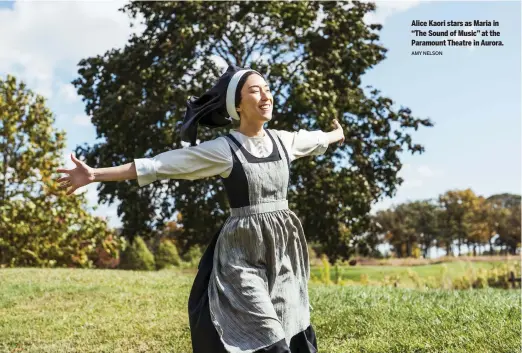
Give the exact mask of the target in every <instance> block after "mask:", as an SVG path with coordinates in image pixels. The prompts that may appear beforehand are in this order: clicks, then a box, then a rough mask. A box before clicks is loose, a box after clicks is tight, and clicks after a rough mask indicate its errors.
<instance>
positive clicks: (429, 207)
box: [407, 200, 440, 258]
mask: <svg viewBox="0 0 522 353" xmlns="http://www.w3.org/2000/svg"><path fill="white" fill-rule="evenodd" d="M407 206H408V209H409V211H410V212H409V217H410V218H411V221H410V222H412V224H413V225H412V227H413V228H414V229H415V233H416V234H417V242H418V243H419V245H420V246H421V250H422V256H423V257H425V258H426V257H427V256H428V250H429V249H430V247H431V246H433V245H434V244H435V242H436V240H437V237H438V236H439V234H440V229H439V226H438V223H439V219H440V216H439V213H440V209H439V207H438V205H437V204H435V203H433V202H432V201H431V200H421V201H414V202H411V203H408V205H407Z"/></svg>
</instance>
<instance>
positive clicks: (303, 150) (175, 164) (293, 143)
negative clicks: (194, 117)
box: [134, 129, 328, 187]
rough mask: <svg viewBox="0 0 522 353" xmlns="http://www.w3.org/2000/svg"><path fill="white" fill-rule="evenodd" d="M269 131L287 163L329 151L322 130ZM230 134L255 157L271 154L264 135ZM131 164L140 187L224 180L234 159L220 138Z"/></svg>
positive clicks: (225, 143) (223, 140)
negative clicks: (160, 182)
mask: <svg viewBox="0 0 522 353" xmlns="http://www.w3.org/2000/svg"><path fill="white" fill-rule="evenodd" d="M270 132H275V133H276V134H277V136H279V138H280V139H281V141H282V142H283V144H284V146H285V148H286V150H287V151H288V158H290V162H291V161H293V160H295V159H298V158H301V157H304V156H309V155H320V154H323V153H324V152H325V151H326V149H327V148H328V138H327V136H326V133H324V132H323V131H321V130H317V131H306V130H299V131H298V132H289V131H284V130H272V129H270ZM230 133H231V134H232V136H234V137H235V138H236V139H237V140H238V141H239V143H241V144H242V145H243V146H244V147H245V149H246V150H247V151H248V152H249V153H251V154H252V155H254V156H256V157H260V158H264V157H267V156H269V155H270V154H271V153H272V149H273V148H274V146H273V144H272V140H271V139H270V136H268V134H266V133H265V134H264V136H255V137H248V136H246V135H243V134H242V133H240V132H239V131H236V130H230ZM274 138H275V136H274ZM134 163H135V165H136V172H137V174H138V185H139V186H140V187H141V186H145V185H147V184H150V183H152V182H154V181H156V180H160V179H187V180H195V179H202V178H207V177H212V176H216V175H220V176H221V177H223V178H226V177H228V176H229V175H230V172H231V171H232V166H233V159H232V151H231V150H230V147H229V144H228V141H227V140H226V139H225V137H223V136H222V137H218V138H216V139H214V140H210V141H205V142H203V143H201V144H199V145H197V146H191V147H185V148H179V149H175V150H171V151H167V152H163V153H160V154H158V155H156V156H154V157H152V158H137V159H134Z"/></svg>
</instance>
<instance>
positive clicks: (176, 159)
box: [56, 139, 232, 195]
mask: <svg viewBox="0 0 522 353" xmlns="http://www.w3.org/2000/svg"><path fill="white" fill-rule="evenodd" d="M71 159H72V161H73V162H74V164H76V167H75V168H73V169H63V168H59V169H57V170H56V171H57V172H59V173H66V174H67V175H66V176H63V177H61V178H60V179H58V182H60V183H61V184H60V188H70V190H68V191H67V195H70V194H72V193H73V192H74V191H75V190H76V189H78V188H80V187H82V186H85V185H87V184H90V183H93V182H104V181H120V180H133V179H137V181H138V185H139V186H144V185H147V184H150V183H152V182H154V181H156V180H158V179H187V180H195V179H201V178H206V177H211V176H215V175H221V176H225V175H228V173H229V172H230V170H231V169H232V155H231V151H230V147H229V146H228V142H226V140H224V139H215V140H211V141H207V142H204V143H202V144H200V145H198V146H193V147H189V148H182V149H175V150H171V151H167V152H163V153H160V154H158V155H156V156H154V157H152V158H137V159H134V161H133V162H131V163H127V164H124V165H121V166H117V167H109V168H91V167H89V166H88V165H87V164H85V163H84V162H82V161H80V160H78V159H77V158H76V157H75V156H74V155H73V154H71Z"/></svg>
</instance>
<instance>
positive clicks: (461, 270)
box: [311, 261, 520, 286]
mask: <svg viewBox="0 0 522 353" xmlns="http://www.w3.org/2000/svg"><path fill="white" fill-rule="evenodd" d="M516 264H518V266H520V264H519V263H517V262H516V261H509V262H505V261H504V262H498V261H490V262H485V261H484V262H469V261H467V262H465V261H455V262H446V263H440V264H431V265H418V266H359V265H357V266H340V267H339V274H340V276H341V278H342V279H343V280H349V281H353V282H361V278H362V276H365V275H366V276H367V279H368V281H369V282H381V281H383V280H384V278H385V276H396V277H398V278H399V279H400V283H401V285H403V286H410V285H413V281H412V280H411V278H410V276H409V274H408V273H409V272H410V271H411V272H413V273H415V274H416V275H417V276H418V277H419V278H421V279H427V278H429V277H431V278H433V279H440V278H441V277H442V276H443V275H446V276H448V277H449V278H452V279H454V278H457V277H460V276H464V275H466V274H467V273H469V272H470V271H473V270H478V269H492V268H495V267H499V266H503V265H516ZM321 271H322V268H321V266H313V267H312V268H311V277H312V278H321V277H322V274H321ZM334 276H335V269H334V267H333V266H332V267H330V278H331V279H332V280H333V279H334Z"/></svg>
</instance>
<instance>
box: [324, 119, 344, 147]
mask: <svg viewBox="0 0 522 353" xmlns="http://www.w3.org/2000/svg"><path fill="white" fill-rule="evenodd" d="M333 126H334V127H335V130H332V131H330V132H325V135H326V138H327V140H328V144H329V145H330V144H332V143H335V142H337V141H340V142H339V146H340V145H342V144H343V142H344V131H343V127H342V126H341V124H339V122H338V121H337V119H334V121H333Z"/></svg>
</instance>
